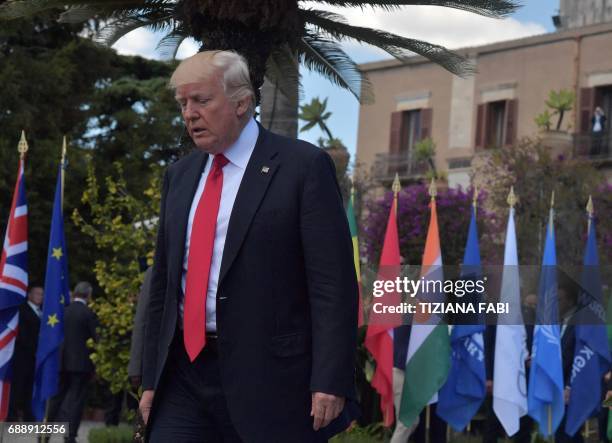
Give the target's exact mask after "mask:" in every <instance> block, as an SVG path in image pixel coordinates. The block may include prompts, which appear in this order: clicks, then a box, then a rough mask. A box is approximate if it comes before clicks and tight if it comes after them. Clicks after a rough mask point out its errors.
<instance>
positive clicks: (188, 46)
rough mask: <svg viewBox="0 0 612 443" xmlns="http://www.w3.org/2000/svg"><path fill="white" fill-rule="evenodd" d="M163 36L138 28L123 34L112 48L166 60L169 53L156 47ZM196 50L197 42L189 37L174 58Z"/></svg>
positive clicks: (121, 52)
mask: <svg viewBox="0 0 612 443" xmlns="http://www.w3.org/2000/svg"><path fill="white" fill-rule="evenodd" d="M163 36H164V34H162V33H155V32H152V31H149V30H148V29H144V28H140V29H136V30H134V31H132V32H130V33H128V34H126V35H125V36H123V37H122V38H121V39H119V40H118V41H117V43H115V44H114V45H113V48H114V49H115V50H116V51H117V52H118V53H119V54H122V55H139V56H141V57H144V58H149V59H156V60H167V59H168V58H169V55H168V54H167V53H166V52H165V51H164V49H163V48H161V49H157V44H158V43H159V41H160V40H161V38H162V37H163ZM196 52H198V44H197V43H196V42H195V40H193V39H191V38H189V39H186V40H185V41H183V43H181V46H179V50H178V52H177V57H176V58H178V59H179V60H180V59H183V58H185V57H189V56H191V55H193V54H195V53H196Z"/></svg>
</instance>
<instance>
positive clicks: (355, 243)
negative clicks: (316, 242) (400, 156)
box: [346, 191, 363, 327]
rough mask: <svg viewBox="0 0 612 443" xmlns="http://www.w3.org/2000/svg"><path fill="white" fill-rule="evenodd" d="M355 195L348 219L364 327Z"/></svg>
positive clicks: (359, 319) (360, 318) (359, 321)
mask: <svg viewBox="0 0 612 443" xmlns="http://www.w3.org/2000/svg"><path fill="white" fill-rule="evenodd" d="M354 199H355V194H354V193H353V192H352V191H351V198H349V201H348V205H347V207H346V218H347V219H348V224H349V229H350V231H351V238H352V239H353V260H354V262H355V272H356V273H357V286H358V287H359V300H358V306H359V310H358V314H357V315H358V317H357V327H361V326H363V301H362V300H361V269H360V266H359V237H358V235H357V233H358V231H357V220H356V219H355V209H354Z"/></svg>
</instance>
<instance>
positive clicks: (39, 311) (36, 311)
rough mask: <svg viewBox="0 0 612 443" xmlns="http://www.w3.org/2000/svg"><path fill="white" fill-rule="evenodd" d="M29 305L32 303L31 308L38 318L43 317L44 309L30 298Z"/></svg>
mask: <svg viewBox="0 0 612 443" xmlns="http://www.w3.org/2000/svg"><path fill="white" fill-rule="evenodd" d="M28 305H30V308H32V311H34V313H35V314H36V315H37V316H38V318H40V317H42V309H40V306H38V305H35V304H34V303H32V302H31V301H30V300H28Z"/></svg>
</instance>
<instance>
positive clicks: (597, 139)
mask: <svg viewBox="0 0 612 443" xmlns="http://www.w3.org/2000/svg"><path fill="white" fill-rule="evenodd" d="M605 132H606V115H605V114H604V112H603V109H601V107H599V106H597V107H596V108H595V112H594V113H593V117H592V118H591V135H592V136H593V144H592V148H591V155H599V154H601V153H602V147H603V146H602V143H603V138H604V134H605ZM604 148H605V147H604ZM605 150H606V151H607V149H605Z"/></svg>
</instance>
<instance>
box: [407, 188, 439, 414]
mask: <svg viewBox="0 0 612 443" xmlns="http://www.w3.org/2000/svg"><path fill="white" fill-rule="evenodd" d="M430 193H431V194H432V200H431V203H430V205H429V207H430V209H431V220H430V222H429V230H428V232H427V240H426V241H425V253H424V254H423V266H422V269H421V277H423V278H424V280H425V283H426V282H427V281H428V280H437V281H440V282H442V281H443V278H444V277H443V272H442V253H441V249H440V235H439V233H438V216H437V212H436V201H435V198H434V197H433V196H434V195H435V193H433V192H430ZM417 297H418V298H419V300H420V301H440V300H442V299H443V294H431V293H427V294H418V295H417ZM449 368H450V344H449V336H448V326H447V325H446V324H445V323H442V322H440V320H439V318H437V317H435V316H433V315H428V314H426V313H423V312H421V310H420V309H419V307H418V306H417V310H416V313H415V314H414V317H413V325H412V331H411V334H410V341H409V343H408V354H407V357H406V372H405V381H404V388H403V390H402V401H401V404H400V413H399V418H400V420H401V421H402V423H404V424H405V425H406V426H412V424H413V423H414V422H415V421H416V419H417V417H418V416H419V414H420V413H421V411H422V410H423V408H425V406H427V405H428V404H430V403H435V402H436V401H437V392H438V390H439V389H440V388H441V387H442V385H443V384H444V382H445V381H446V377H447V376H448V370H449Z"/></svg>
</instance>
